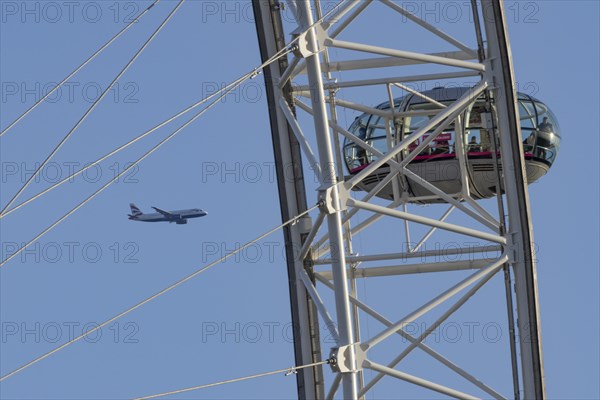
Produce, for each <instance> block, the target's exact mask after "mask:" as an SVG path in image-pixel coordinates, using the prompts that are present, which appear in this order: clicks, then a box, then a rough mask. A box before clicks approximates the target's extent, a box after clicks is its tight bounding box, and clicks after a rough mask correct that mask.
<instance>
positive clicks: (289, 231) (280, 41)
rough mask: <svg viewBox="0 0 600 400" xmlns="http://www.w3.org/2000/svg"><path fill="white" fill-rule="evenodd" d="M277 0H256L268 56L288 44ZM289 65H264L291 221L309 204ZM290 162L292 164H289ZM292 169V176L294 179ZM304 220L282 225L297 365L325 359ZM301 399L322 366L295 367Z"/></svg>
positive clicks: (316, 385) (312, 393)
mask: <svg viewBox="0 0 600 400" xmlns="http://www.w3.org/2000/svg"><path fill="white" fill-rule="evenodd" d="M275 3H276V2H275V1H265V0H253V1H252V6H253V10H254V17H255V20H256V29H257V34H258V41H259V47H260V52H261V57H262V60H263V61H265V60H267V59H269V58H270V57H271V56H273V54H275V53H276V52H277V51H279V50H281V49H282V48H283V46H285V37H284V33H283V28H282V21H281V15H280V14H279V12H278V11H277V8H276V4H275ZM286 67H287V58H285V59H281V60H280V61H279V62H278V63H277V62H276V63H273V64H271V65H270V66H269V67H267V68H265V70H264V76H265V88H266V93H267V101H268V104H269V119H270V123H271V135H272V139H273V152H274V155H275V169H276V172H277V183H278V189H279V198H280V204H281V216H282V220H283V221H287V220H289V219H291V218H293V217H294V216H296V215H298V214H299V213H301V212H302V211H305V210H306V209H307V202H306V193H305V185H304V176H303V170H302V158H301V154H300V145H299V143H298V141H297V140H296V138H295V137H294V134H293V132H292V131H291V129H290V127H289V125H288V124H287V120H286V117H285V115H284V113H283V111H282V110H281V108H280V107H279V99H282V98H285V97H286V96H288V95H289V92H290V87H289V85H288V86H285V87H284V88H282V89H280V88H279V87H278V86H276V85H275V84H274V83H275V82H278V81H279V79H280V77H281V74H282V73H283V71H285V69H286ZM290 166H292V168H288V167H290ZM290 170H291V171H292V173H293V179H290V175H289V173H290ZM300 226H302V224H296V225H294V226H287V227H285V228H284V238H285V245H286V259H287V270H288V278H289V289H290V302H291V312H292V324H293V327H294V330H293V334H294V352H295V363H296V365H305V364H309V363H313V362H317V361H321V347H320V346H321V344H320V337H319V321H318V316H317V310H316V307H315V304H314V303H313V302H312V301H311V299H310V298H309V296H308V294H307V292H306V289H305V287H304V284H303V282H302V279H301V277H299V276H298V275H297V271H299V270H302V269H303V268H304V267H305V266H304V264H303V260H301V259H298V258H297V257H295V254H294V252H295V249H298V248H300V246H301V245H302V242H303V240H305V238H306V232H301V231H300V230H299V227H300ZM297 372H298V374H297V375H296V376H297V385H298V398H299V399H306V400H309V399H317V398H319V399H321V398H324V385H323V369H322V368H321V367H320V366H319V367H315V368H307V369H301V370H298V371H297Z"/></svg>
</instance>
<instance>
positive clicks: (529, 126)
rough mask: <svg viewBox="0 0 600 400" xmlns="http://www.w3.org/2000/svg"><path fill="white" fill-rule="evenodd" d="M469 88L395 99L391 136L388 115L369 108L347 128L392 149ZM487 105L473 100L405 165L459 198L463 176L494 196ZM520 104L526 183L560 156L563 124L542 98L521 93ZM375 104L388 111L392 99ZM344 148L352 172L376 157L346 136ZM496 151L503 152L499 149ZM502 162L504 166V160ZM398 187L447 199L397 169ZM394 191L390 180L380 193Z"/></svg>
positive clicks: (474, 191)
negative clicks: (561, 127)
mask: <svg viewBox="0 0 600 400" xmlns="http://www.w3.org/2000/svg"><path fill="white" fill-rule="evenodd" d="M468 90H469V88H466V87H461V88H443V87H438V88H434V89H432V90H429V91H426V92H422V93H421V94H422V95H423V96H418V95H415V94H409V95H406V96H404V97H400V98H396V99H394V107H395V110H394V114H396V116H395V117H394V119H393V121H392V120H391V118H390V119H389V121H390V122H391V123H392V125H391V129H390V131H391V133H390V135H387V134H386V121H387V118H386V117H384V116H379V115H375V114H369V113H365V114H362V115H361V116H359V117H357V118H356V119H355V121H354V122H353V123H352V125H351V126H350V128H349V131H350V133H352V134H353V135H355V136H356V137H358V138H359V139H361V140H363V141H365V142H366V143H367V144H368V145H370V146H372V147H373V148H375V149H376V150H378V151H379V152H380V153H382V154H386V153H387V151H388V148H390V147H393V146H394V145H395V144H397V143H399V142H400V140H402V139H404V138H406V137H407V136H409V135H410V134H412V133H413V132H415V131H416V130H418V129H419V128H420V127H423V126H424V125H425V124H426V123H427V122H428V121H429V120H430V119H431V118H433V117H434V116H435V113H437V112H438V111H439V110H440V107H442V105H449V104H451V103H453V102H454V101H456V100H457V99H458V98H460V97H461V96H462V95H463V94H465V93H466V92H467V91H468ZM431 100H434V101H435V102H432V101H431ZM436 103H438V104H436ZM485 104H486V103H485V98H484V97H483V96H482V97H480V98H478V99H477V100H476V101H474V102H473V103H472V104H471V105H470V106H469V107H468V108H467V109H466V110H465V111H464V112H463V113H462V114H461V116H460V118H457V119H456V120H455V121H453V122H452V123H451V124H450V125H448V126H447V127H446V129H445V130H444V131H443V132H442V133H440V134H439V135H438V136H437V137H436V138H435V139H434V140H431V141H430V143H429V144H428V145H426V146H422V149H421V151H420V152H419V154H418V155H416V156H415V154H412V157H413V159H412V161H411V162H410V163H409V164H408V166H407V169H408V170H409V171H411V172H413V173H414V174H416V175H418V176H419V177H420V178H423V179H425V180H426V181H428V182H430V183H431V184H433V185H434V186H436V187H437V188H438V189H441V190H442V191H444V192H445V193H447V194H450V195H453V196H455V197H460V195H461V193H463V187H462V186H463V185H462V181H463V180H465V181H467V182H469V193H470V195H471V197H473V198H475V199H484V198H489V197H492V196H494V195H495V194H496V182H497V181H498V177H497V171H496V169H495V168H494V158H495V157H494V148H493V147H494V146H493V145H492V137H491V134H490V129H489V127H490V126H491V124H492V122H491V121H494V120H495V115H494V110H493V109H492V110H491V113H487V112H486V110H485ZM518 107H519V117H520V124H521V134H522V136H523V137H522V140H523V155H524V159H525V166H526V173H527V180H528V183H533V182H535V181H537V180H538V179H539V178H541V177H542V176H544V175H545V174H546V173H547V172H548V170H549V169H550V167H551V166H552V164H553V163H554V161H555V160H556V156H557V153H558V149H559V146H560V128H559V126H558V121H557V119H556V117H555V116H554V114H553V113H552V111H550V109H549V108H548V106H546V105H545V104H544V103H542V102H541V101H539V100H538V99H536V98H534V97H532V96H529V95H527V94H524V93H518ZM376 108H377V109H379V110H382V111H388V112H389V111H390V103H389V102H385V103H382V104H380V105H378V106H377V107H376ZM490 117H491V118H490ZM431 132H433V130H432V131H429V132H428V133H426V134H425V135H423V136H422V137H421V138H420V139H417V140H415V141H414V142H412V143H410V144H409V145H408V147H407V148H406V149H405V150H403V151H402V152H401V153H400V154H399V156H398V157H397V159H396V161H402V160H403V159H405V158H407V157H409V155H410V154H411V152H412V151H413V150H415V149H416V148H417V146H419V145H420V144H422V143H423V142H424V141H426V140H427V138H428V136H429V135H430V134H431ZM388 136H389V137H388ZM457 141H458V142H457ZM343 152H344V158H345V163H346V167H347V169H348V172H349V173H350V175H351V176H352V175H356V174H357V173H358V172H360V171H361V170H363V169H364V168H366V167H367V166H368V165H369V164H371V163H372V162H374V161H376V160H377V159H378V157H377V155H376V154H374V153H373V152H372V151H368V150H365V149H363V148H362V147H360V146H358V145H357V144H355V143H354V142H353V141H351V140H349V139H348V138H347V139H346V140H345V141H344V145H343ZM496 154H497V155H498V156H499V155H500V153H499V152H497V153H496ZM461 159H463V160H465V163H466V165H467V168H466V176H464V177H461V168H460V160H461ZM498 165H499V168H500V171H501V168H502V167H501V165H500V163H498ZM389 170H390V168H389V166H388V165H383V166H382V167H380V168H379V169H377V170H376V171H375V172H374V173H372V174H371V175H369V176H367V177H366V178H365V179H364V180H363V181H362V182H361V183H360V184H359V185H358V188H359V189H362V190H365V191H370V190H371V189H373V188H374V187H375V186H376V185H377V184H378V183H379V182H381V180H383V179H384V178H385V177H386V176H387V174H388V173H389ZM396 187H398V188H399V190H400V191H402V192H405V193H406V194H408V196H409V201H411V202H418V203H439V202H444V200H443V199H441V198H440V197H439V196H437V195H435V194H434V193H433V192H431V191H430V190H429V189H427V188H425V187H423V186H422V185H420V184H418V183H416V182H415V179H408V178H407V176H406V175H405V174H399V179H398V184H397V185H396ZM393 192H394V185H392V184H391V183H390V184H388V185H387V186H385V187H384V188H383V189H382V190H381V191H380V192H379V193H378V194H377V196H378V197H382V198H386V199H392V198H393Z"/></svg>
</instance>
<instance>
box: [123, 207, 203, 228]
mask: <svg viewBox="0 0 600 400" xmlns="http://www.w3.org/2000/svg"><path fill="white" fill-rule="evenodd" d="M129 207H131V214H127V215H128V216H129V219H130V220H132V221H143V222H162V221H168V222H169V223H171V222H175V223H176V224H177V225H183V224H187V222H188V221H187V220H188V219H189V218H198V217H204V216H205V215H207V214H208V213H207V212H206V211H203V210H201V209H199V208H191V209H189V210H177V211H165V210H161V209H160V208H157V207H152V208H153V209H154V210H156V211H157V212H156V213H152V214H144V213H143V212H141V211H140V209H139V208H138V207H137V206H136V205H135V204H133V203H130V204H129Z"/></svg>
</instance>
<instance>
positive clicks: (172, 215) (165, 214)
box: [152, 207, 177, 217]
mask: <svg viewBox="0 0 600 400" xmlns="http://www.w3.org/2000/svg"><path fill="white" fill-rule="evenodd" d="M152 208H153V209H155V210H156V211H158V212H159V213H161V214H162V215H164V216H165V217H177V215H175V214H171V213H170V212H168V211H165V210H161V209H160V208H156V207H152Z"/></svg>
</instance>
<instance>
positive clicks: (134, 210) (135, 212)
mask: <svg viewBox="0 0 600 400" xmlns="http://www.w3.org/2000/svg"><path fill="white" fill-rule="evenodd" d="M129 207H130V208H131V216H132V217H139V216H140V215H142V214H143V212H141V211H140V209H139V208H138V207H137V206H136V205H135V204H133V203H129Z"/></svg>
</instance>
